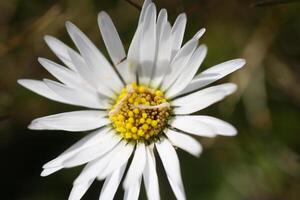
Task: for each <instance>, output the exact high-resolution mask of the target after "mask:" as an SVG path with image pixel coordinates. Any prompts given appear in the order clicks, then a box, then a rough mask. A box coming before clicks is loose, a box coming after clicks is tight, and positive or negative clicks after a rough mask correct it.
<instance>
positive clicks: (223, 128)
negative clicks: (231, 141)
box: [186, 115, 237, 136]
mask: <svg viewBox="0 0 300 200" xmlns="http://www.w3.org/2000/svg"><path fill="white" fill-rule="evenodd" d="M186 117H187V118H186V119H187V120H193V121H196V122H199V123H203V124H206V125H208V126H209V127H210V128H211V129H212V130H213V131H214V132H215V133H216V134H218V135H224V136H234V135H236V134H237V130H236V129H235V128H234V127H233V126H232V125H231V124H229V123H228V122H225V121H223V120H220V119H217V118H215V117H211V116H205V115H192V116H186Z"/></svg>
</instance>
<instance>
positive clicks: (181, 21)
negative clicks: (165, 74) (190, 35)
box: [172, 13, 187, 57]
mask: <svg viewBox="0 0 300 200" xmlns="http://www.w3.org/2000/svg"><path fill="white" fill-rule="evenodd" d="M186 22H187V19H186V14H185V13H181V14H180V15H178V17H177V18H176V20H175V22H174V25H173V27H172V40H173V46H172V57H174V56H175V54H176V53H177V51H178V50H179V49H180V47H181V44H182V41H183V36H184V31H185V27H186Z"/></svg>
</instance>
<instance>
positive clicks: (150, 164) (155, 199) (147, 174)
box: [143, 146, 160, 200]
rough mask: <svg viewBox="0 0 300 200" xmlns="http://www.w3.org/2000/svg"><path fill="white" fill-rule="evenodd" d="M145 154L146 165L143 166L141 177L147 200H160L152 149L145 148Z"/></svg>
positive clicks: (150, 147)
mask: <svg viewBox="0 0 300 200" xmlns="http://www.w3.org/2000/svg"><path fill="white" fill-rule="evenodd" d="M146 153H147V163H146V166H145V170H144V173H143V177H144V184H145V188H146V193H147V197H148V199H149V200H159V199H160V195H159V184H158V177H157V172H156V164H155V157H154V153H153V147H152V146H147V147H146Z"/></svg>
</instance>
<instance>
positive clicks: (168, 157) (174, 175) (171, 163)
mask: <svg viewBox="0 0 300 200" xmlns="http://www.w3.org/2000/svg"><path fill="white" fill-rule="evenodd" d="M155 146H156V149H157V152H158V154H159V157H160V159H161V161H162V163H163V166H164V168H165V171H166V174H167V177H168V179H169V182H170V185H171V187H172V189H173V192H174V194H175V196H176V198H177V199H180V200H183V199H185V192H184V188H183V184H182V178H181V172H180V164H179V159H178V156H177V153H176V151H175V149H174V147H173V146H172V144H171V143H170V142H169V141H168V139H166V138H163V139H162V140H160V141H159V142H157V143H156V144H155Z"/></svg>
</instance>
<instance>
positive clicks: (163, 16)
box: [156, 9, 168, 41]
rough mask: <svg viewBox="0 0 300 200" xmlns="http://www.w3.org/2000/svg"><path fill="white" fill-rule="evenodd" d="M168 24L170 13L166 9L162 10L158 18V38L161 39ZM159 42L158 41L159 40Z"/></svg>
mask: <svg viewBox="0 0 300 200" xmlns="http://www.w3.org/2000/svg"><path fill="white" fill-rule="evenodd" d="M166 23H168V13H167V10H166V9H161V10H160V11H159V13H158V16H157V24H156V36H157V38H158V39H159V38H160V35H161V34H162V32H163V29H164V26H165V25H166ZM157 41H158V40H157Z"/></svg>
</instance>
